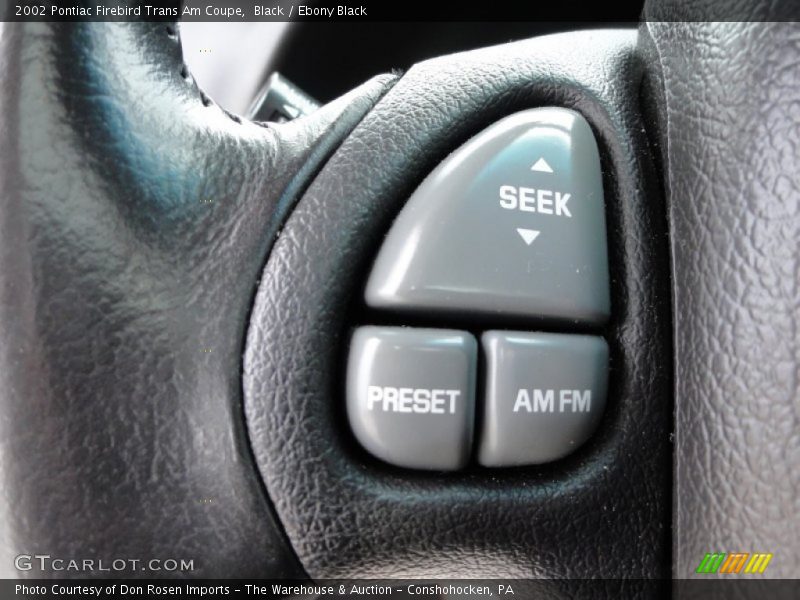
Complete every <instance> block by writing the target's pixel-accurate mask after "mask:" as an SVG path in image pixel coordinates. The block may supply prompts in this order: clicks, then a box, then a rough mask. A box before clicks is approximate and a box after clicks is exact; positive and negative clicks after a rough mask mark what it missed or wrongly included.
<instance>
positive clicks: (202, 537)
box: [0, 23, 392, 577]
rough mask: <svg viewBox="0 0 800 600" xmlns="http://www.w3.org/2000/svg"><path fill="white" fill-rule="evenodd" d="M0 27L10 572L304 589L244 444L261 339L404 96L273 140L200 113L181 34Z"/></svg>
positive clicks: (0, 499)
mask: <svg viewBox="0 0 800 600" xmlns="http://www.w3.org/2000/svg"><path fill="white" fill-rule="evenodd" d="M0 26H1V27H2V33H1V34H0V112H1V113H2V115H3V119H2V127H1V128H0V148H2V150H1V151H0V198H1V200H0V204H2V211H0V294H1V295H0V340H2V343H0V575H2V576H5V577H15V576H20V575H41V576H51V575H57V574H58V573H55V572H53V571H47V572H44V573H40V572H39V571H38V569H35V570H33V571H27V572H25V573H19V572H16V571H15V570H14V567H13V557H14V556H16V555H18V554H34V553H40V554H49V555H50V556H51V557H54V558H56V557H61V558H66V559H69V558H77V559H83V558H87V559H94V560H99V559H102V560H104V561H105V562H106V566H108V564H109V563H110V562H111V561H112V560H114V559H116V558H124V559H141V560H143V561H146V560H149V559H151V558H155V559H161V560H164V559H168V558H172V559H178V560H181V559H182V560H191V561H193V564H194V569H193V570H191V571H186V572H183V573H165V572H164V571H160V572H138V571H137V572H136V575H138V576H164V575H180V576H192V577H212V576H238V577H245V576H252V577H263V576H297V575H301V574H302V570H301V568H300V566H299V564H298V563H297V561H296V559H295V557H294V556H293V554H292V553H291V550H290V549H289V548H288V546H287V544H286V543H285V538H284V536H283V534H282V532H281V530H280V528H279V527H278V525H277V523H276V521H275V518H274V514H273V513H272V510H271V507H270V504H269V502H268V499H267V497H266V494H265V493H264V490H263V487H262V484H261V482H260V480H259V477H258V475H257V473H256V470H255V467H254V465H253V463H252V458H251V454H250V449H249V446H248V444H247V440H246V431H245V428H244V426H243V415H242V412H241V411H242V408H241V380H240V373H241V349H242V346H243V343H244V341H243V337H244V330H245V324H246V322H247V317H248V313H249V310H250V305H251V302H252V298H253V294H254V290H255V287H256V285H257V280H258V278H259V275H260V271H261V269H262V267H263V264H264V260H265V257H266V254H267V251H268V248H269V246H270V244H271V241H272V240H273V239H274V237H275V236H276V235H277V231H278V229H279V227H280V224H281V222H282V220H283V218H284V216H285V215H286V213H287V211H288V209H289V208H290V207H291V205H292V204H293V202H294V200H295V198H296V197H297V196H298V194H299V193H300V192H302V190H303V189H304V187H305V185H306V183H307V181H308V180H309V178H310V177H311V176H312V175H313V174H314V173H315V172H316V170H317V169H318V167H319V165H320V164H321V163H322V162H324V160H325V159H326V158H327V156H328V155H329V154H330V152H331V151H332V150H333V149H334V148H335V147H336V145H337V144H338V143H339V141H340V140H341V138H342V137H343V136H344V135H345V134H346V133H347V132H348V131H349V130H350V129H351V128H352V127H353V125H354V124H355V123H356V122H357V121H358V120H359V119H360V118H361V116H362V115H363V114H364V112H365V111H366V110H367V109H368V108H369V107H370V106H371V105H372V104H373V103H374V101H375V100H376V99H377V98H378V97H379V96H380V95H381V94H382V93H383V92H384V91H385V89H386V88H387V86H388V85H389V84H390V82H391V80H392V78H391V77H382V78H378V79H376V80H374V81H372V82H370V83H368V84H365V86H363V87H362V88H359V89H357V90H355V91H354V92H352V93H351V94H349V95H348V96H347V97H345V98H343V99H340V100H338V101H336V102H334V103H332V104H331V105H328V106H327V107H325V108H323V109H322V110H320V111H318V112H317V113H314V114H313V115H311V116H309V117H306V118H303V119H301V120H298V121H295V122H292V123H290V124H286V125H281V126H275V127H272V126H262V125H258V124H253V123H248V122H239V121H238V119H236V118H233V117H231V116H229V115H227V114H226V113H225V112H224V111H222V110H221V109H220V108H219V107H218V106H216V105H214V104H213V102H211V101H209V100H208V99H206V98H205V97H203V96H202V95H201V92H200V91H199V90H198V89H197V87H196V86H195V85H194V83H193V82H192V80H191V77H190V76H189V75H188V74H186V73H185V72H182V71H183V65H182V58H181V50H180V44H179V41H178V38H177V35H176V32H175V28H174V27H172V28H169V29H168V27H167V26H166V25H165V24H152V23H151V24H142V23H139V24H136V23H118V24H109V23H106V24H100V23H83V24H62V25H58V24H52V23H38V24H20V23H14V24H10V23H3V24H0ZM184 75H185V76H184ZM126 573H129V572H128V571H122V572H111V573H100V572H97V571H95V572H91V573H88V572H87V573H80V574H81V575H84V576H92V575H94V576H108V575H124V574H126ZM62 574H63V573H62ZM68 574H70V575H73V576H74V575H75V573H68Z"/></svg>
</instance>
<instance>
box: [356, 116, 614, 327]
mask: <svg viewBox="0 0 800 600" xmlns="http://www.w3.org/2000/svg"><path fill="white" fill-rule="evenodd" d="M366 301H367V303H368V304H369V305H370V306H372V307H376V308H391V309H397V310H408V311H425V312H430V311H440V312H442V311H446V312H453V311H457V312H473V313H487V314H497V313H503V314H509V315H516V316H537V317H542V318H551V319H553V318H555V319H558V320H563V321H567V320H569V321H580V322H587V323H589V322H591V323H602V322H604V321H605V320H606V319H607V318H608V316H609V311H610V301H609V285H608V258H607V249H606V225H605V206H604V200H603V184H602V177H601V173H600V159H599V155H598V152H597V144H596V142H595V139H594V136H593V135H592V131H591V129H590V127H589V125H588V123H587V122H586V120H585V119H584V118H583V117H582V116H580V115H579V114H578V113H576V112H574V111H571V110H566V109H563V108H537V109H532V110H526V111H523V112H520V113H516V114H514V115H511V116H510V117H507V118H505V119H503V120H501V121H499V122H497V123H496V124H494V125H492V126H491V127H489V128H488V129H486V130H484V131H483V132H482V133H480V134H478V135H477V136H475V137H474V138H472V139H471V140H470V141H468V142H467V143H466V144H464V145H463V146H462V147H461V148H459V149H458V150H456V151H455V152H454V153H453V154H451V155H450V157H449V158H447V159H446V160H445V161H444V162H443V163H442V164H440V165H439V166H438V167H437V168H436V169H435V170H434V171H433V172H432V173H431V174H430V176H429V177H428V178H427V179H425V181H423V183H422V184H421V185H420V187H419V188H417V190H416V191H415V192H414V193H413V194H412V196H411V198H410V199H409V201H408V203H407V205H406V206H405V208H404V209H403V210H402V211H401V213H400V215H399V217H398V218H397V220H396V222H395V223H394V225H393V227H392V229H391V231H390V232H389V235H388V237H387V238H386V241H385V242H384V244H383V247H382V249H381V251H380V253H379V255H378V258H377V261H376V263H375V266H374V268H373V271H372V274H371V276H370V278H369V281H368V283H367V288H366Z"/></svg>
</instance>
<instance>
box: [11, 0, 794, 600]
mask: <svg viewBox="0 0 800 600" xmlns="http://www.w3.org/2000/svg"><path fill="white" fill-rule="evenodd" d="M787 4H788V3H787ZM695 10H697V11H701V10H702V8H701V7H699V6H695V5H691V6H690V5H688V4H685V3H682V2H679V1H675V2H665V3H659V5H658V6H655V3H652V4H650V3H648V6H647V7H646V10H645V20H644V21H643V22H642V24H641V26H640V28H639V29H638V31H635V30H594V31H576V32H572V33H565V34H557V35H551V36H545V37H541V38H534V39H530V40H527V41H523V42H517V43H512V44H506V45H501V46H496V47H492V48H486V49H481V50H477V51H472V52H467V53H462V54H456V55H451V56H444V57H441V58H436V59H433V60H429V61H426V62H422V63H420V64H417V65H415V66H414V67H413V68H411V69H410V70H409V71H407V72H406V73H404V74H402V75H397V74H388V75H381V76H378V77H375V78H374V79H372V80H370V81H368V82H366V83H364V84H363V85H362V86H360V87H358V88H356V89H354V90H353V91H351V92H350V93H348V94H346V95H345V96H343V97H341V98H339V99H338V100H335V101H333V102H331V103H330V104H327V105H325V106H323V107H322V108H320V109H319V110H317V111H316V112H314V113H312V114H310V115H307V116H304V117H301V118H298V119H296V120H293V121H291V122H288V123H284V124H274V123H256V122H249V121H246V120H243V119H241V118H239V117H237V116H235V115H232V114H229V113H227V112H226V111H225V110H224V109H222V108H221V107H219V106H217V105H216V104H215V103H214V102H213V101H212V100H210V99H209V98H208V97H206V96H205V95H204V94H203V93H202V91H201V90H200V89H199V88H198V86H197V85H196V83H195V82H194V80H193V78H192V76H191V73H189V72H188V70H187V68H186V67H185V65H184V63H183V58H182V53H181V46H180V43H179V39H178V34H179V26H178V25H177V24H168V25H165V24H163V23H143V22H142V23H135V22H131V23H71V24H68V23H62V24H58V23H26V24H21V23H15V24H13V25H11V24H9V23H4V24H3V25H2V33H1V34H0V45H1V46H2V49H1V50H0V57H2V65H3V66H2V69H0V78H2V85H0V106H2V114H3V126H2V127H0V136H2V150H0V197H2V209H0V283H1V285H0V293H1V294H2V297H1V298H0V398H1V399H2V402H0V490H2V492H0V573H2V574H3V575H4V576H5V577H25V576H36V577H50V576H58V575H59V573H54V572H52V571H48V570H46V569H40V568H39V567H38V565H37V563H34V566H33V568H32V569H30V570H22V571H21V570H20V569H19V568H18V567H15V566H14V565H15V558H16V557H18V556H19V555H33V554H36V553H46V554H48V555H51V556H53V557H83V556H88V557H98V558H104V559H106V560H109V561H111V560H113V559H114V558H119V557H122V558H125V557H142V558H151V557H158V558H161V559H168V558H169V559H175V560H179V561H180V560H187V561H192V564H191V570H190V571H189V572H187V573H184V575H188V576H192V577H204V578H211V577H222V576H235V577H253V578H264V577H267V578H278V577H294V578H301V577H311V578H329V577H337V578H338V577H372V578H389V577H440V576H449V577H476V576H478V577H524V578H544V579H552V580H553V581H551V582H550V584H549V585H550V586H551V587H552V591H553V595H554V596H559V595H561V594H564V595H568V591H569V590H568V589H567V584H566V583H564V584H561V583H558V581H559V580H561V579H562V578H572V579H587V578H596V577H607V578H642V579H643V580H644V581H640V582H638V583H633V584H632V585H634V586H635V585H641V586H644V587H645V588H647V586H648V585H650V583H648V581H647V580H658V579H663V578H669V577H671V576H674V577H676V578H684V577H690V576H693V575H694V574H695V570H696V568H697V565H698V563H699V562H700V561H701V559H702V558H703V556H704V554H705V553H708V552H770V553H772V554H773V558H772V562H771V563H770V567H769V571H768V572H767V573H768V574H769V575H770V576H772V577H784V578H785V577H791V576H796V575H797V573H798V572H800V542H799V541H798V540H800V520H798V519H797V514H798V513H800V500H799V499H798V498H800V494H799V493H798V488H800V477H798V469H797V465H798V463H799V462H800V444H798V435H797V431H798V423H799V422H800V409H799V406H800V405H798V393H799V392H798V378H797V371H798V364H799V361H800V354H799V353H798V340H799V339H800V338H798V334H797V331H798V327H800V325H798V323H800V305H799V304H798V301H797V283H798V269H797V265H798V262H799V261H800V249H799V248H800V247H799V246H798V244H797V240H798V236H799V235H800V218H798V211H797V207H798V198H800V194H798V189H799V188H800V175H798V170H797V152H796V149H797V148H798V147H800V139H799V138H798V136H799V135H800V134H799V133H798V132H799V131H800V130H798V128H797V119H798V108H797V107H798V102H797V98H798V93H799V92H800V81H799V80H798V78H797V77H795V76H793V74H794V73H795V72H796V65H797V64H798V63H799V62H800V46H798V44H797V27H796V26H795V25H793V24H791V23H787V22H767V21H778V20H779V18H780V17H781V15H777V14H776V15H777V16H776V15H773V14H772V12H770V11H774V10H777V8H776V7H775V6H773V5H771V4H770V5H769V6H766V5H764V6H760V7H759V8H758V9H754V10H756V12H754V14H756V15H757V16H758V18H759V20H758V21H752V22H748V23H712V22H700V21H698V20H696V18H697V17H698V16H702V15H696V14H695V13H694V12H693V11H695ZM782 10H784V11H785V8H783V9H782ZM771 17H775V18H774V19H773V18H771ZM677 20H681V21H682V22H677ZM542 106H556V107H564V108H569V109H572V110H574V111H576V112H578V113H580V114H581V115H583V117H584V118H585V119H586V120H587V122H588V123H589V125H590V126H591V129H592V131H593V133H594V136H595V138H596V140H597V145H598V149H599V153H600V162H601V166H602V175H603V185H604V188H605V193H606V205H607V206H606V210H607V212H606V219H607V223H608V240H609V241H608V244H609V268H610V275H611V277H610V280H611V305H612V313H611V319H610V321H609V322H608V324H607V325H605V326H604V327H603V328H602V331H601V333H602V335H603V336H604V337H605V338H606V340H607V342H608V345H609V348H610V353H611V365H612V368H611V371H610V375H609V387H608V389H609V393H608V406H607V409H606V412H605V414H604V416H603V421H602V423H601V425H600V427H599V429H598V431H597V433H596V434H595V435H594V436H593V437H592V439H591V440H590V441H589V442H588V443H587V444H586V446H585V447H583V448H581V449H580V451H578V452H576V453H575V454H573V455H571V456H569V457H567V458H565V459H564V460H561V461H558V462H555V463H552V464H550V465H542V466H538V467H529V468H522V467H520V468H509V469H499V470H491V469H485V468H479V467H470V468H467V469H465V470H463V471H460V472H456V473H451V474H447V475H442V474H440V473H430V472H420V471H410V470H404V469H401V468H397V467H392V466H390V465H386V464H384V463H382V462H381V461H378V460H376V459H374V458H373V457H371V456H369V455H368V454H367V453H365V452H364V450H363V449H362V448H361V447H360V446H359V445H358V444H357V443H356V442H355V441H354V440H353V439H352V435H351V434H350V432H349V429H348V427H347V422H346V417H345V415H344V408H343V407H344V404H343V400H342V398H343V386H344V372H345V367H344V360H345V355H346V349H347V343H348V333H349V331H350V330H351V329H352V328H353V327H354V326H356V325H360V324H366V323H372V322H377V321H380V320H381V319H383V318H384V317H383V315H382V314H381V313H380V312H379V311H376V310H375V309H372V308H369V307H368V306H366V305H365V304H364V302H363V286H364V283H365V281H366V277H367V275H368V273H369V269H370V266H371V264H372V262H373V260H374V258H375V256H376V253H377V252H378V250H379V248H380V246H381V242H382V240H383V238H384V236H385V235H386V233H387V231H389V229H390V227H391V225H392V222H393V221H394V219H395V218H396V217H397V215H398V214H399V212H400V210H401V209H402V207H403V205H404V204H405V201H406V200H407V199H408V197H409V196H410V195H411V194H412V192H413V191H414V190H415V189H416V188H417V187H418V186H419V184H420V183H421V182H422V181H423V179H424V178H425V177H426V176H427V175H428V174H429V173H430V172H431V171H432V170H433V169H434V168H435V167H436V166H437V165H438V164H439V163H441V162H442V161H443V160H444V159H445V158H446V157H447V156H448V155H449V154H450V153H451V152H453V151H454V150H455V149H457V148H458V147H459V146H461V145H462V144H463V143H464V142H466V141H467V140H469V139H470V138H471V137H473V136H474V135H476V134H477V133H479V132H480V131H481V130H483V129H485V128H486V127H488V126H490V125H491V124H493V123H495V122H496V121H498V120H500V119H502V118H503V117H506V116H508V115H510V114H512V113H515V112H518V111H521V110H524V109H528V108H534V107H542ZM435 322H436V318H435V317H433V316H431V317H429V318H428V319H427V321H426V323H430V324H435ZM131 574H135V575H139V576H141V573H138V572H136V571H135V570H133V571H131V570H130V569H129V568H128V566H126V567H125V569H120V570H119V571H114V572H112V573H111V575H114V576H126V575H131ZM165 574H166V575H170V573H164V572H156V573H152V572H151V573H147V574H146V576H163V575H165ZM87 575H92V573H87ZM102 575H106V576H107V575H108V573H104V574H102ZM609 596H610V597H616V596H614V595H613V593H612V592H609Z"/></svg>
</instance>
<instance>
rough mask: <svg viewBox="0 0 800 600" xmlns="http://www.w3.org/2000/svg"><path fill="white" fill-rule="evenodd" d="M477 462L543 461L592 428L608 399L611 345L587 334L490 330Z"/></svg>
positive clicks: (582, 439)
mask: <svg viewBox="0 0 800 600" xmlns="http://www.w3.org/2000/svg"><path fill="white" fill-rule="evenodd" d="M482 342H483V349H484V352H485V353H486V362H487V369H488V372H487V376H486V398H485V401H484V417H483V432H482V436H481V440H480V447H479V451H478V461H479V462H480V463H481V464H482V465H484V466H487V467H501V466H513V465H530V464H539V463H545V462H549V461H552V460H556V459H558V458H561V457H563V456H566V455H567V454H569V453H570V452H572V451H573V450H575V449H576V448H578V446H580V445H581V444H582V443H583V442H585V441H586V440H587V439H588V438H589V436H590V435H591V434H592V432H594V430H595V428H596V427H597V424H598V422H599V421H600V417H601V416H602V414H603V409H604V408H605V404H606V387H607V384H608V345H607V344H606V341H605V340H604V339H603V338H600V337H595V336H589V335H566V334H555V333H521V332H512V331H488V332H486V333H484V334H483V338H482Z"/></svg>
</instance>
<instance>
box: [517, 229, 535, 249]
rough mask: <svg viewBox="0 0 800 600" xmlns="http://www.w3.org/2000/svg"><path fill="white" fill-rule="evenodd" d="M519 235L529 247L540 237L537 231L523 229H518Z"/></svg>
mask: <svg viewBox="0 0 800 600" xmlns="http://www.w3.org/2000/svg"><path fill="white" fill-rule="evenodd" d="M517 233H518V234H519V235H520V237H521V238H522V240H523V241H524V242H525V243H526V244H527V245H528V246H530V245H531V244H532V243H533V240H535V239H536V238H537V237H539V232H538V231H536V230H535V229H523V228H522V227H518V228H517Z"/></svg>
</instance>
